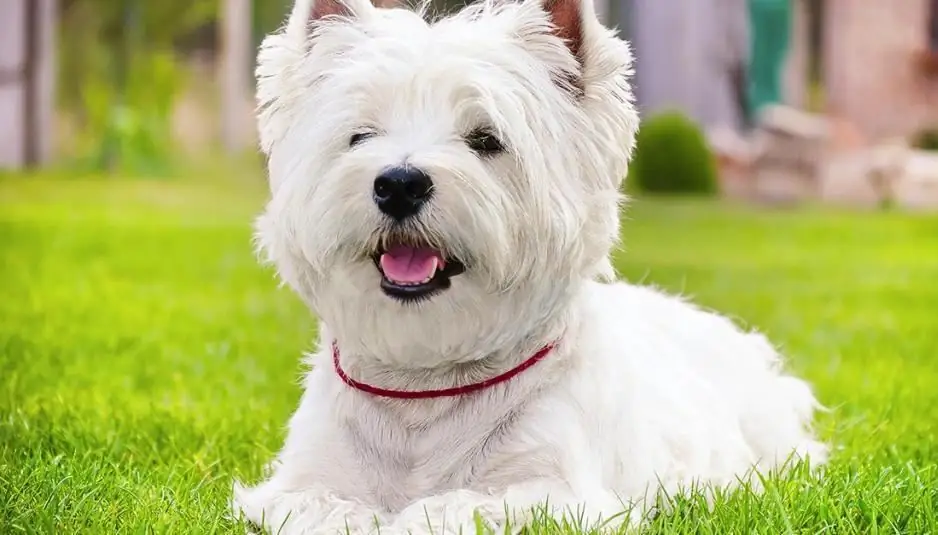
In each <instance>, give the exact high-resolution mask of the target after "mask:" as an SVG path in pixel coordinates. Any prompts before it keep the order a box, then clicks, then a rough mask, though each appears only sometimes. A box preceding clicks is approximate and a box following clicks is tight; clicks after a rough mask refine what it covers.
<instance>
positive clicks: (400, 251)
mask: <svg viewBox="0 0 938 535" xmlns="http://www.w3.org/2000/svg"><path fill="white" fill-rule="evenodd" d="M442 268H443V259H442V258H441V257H440V253H439V252H438V251H434V250H433V249H427V248H424V247H419V248H418V247H407V246H403V245H398V246H395V247H392V248H391V249H388V251H387V252H385V253H384V254H383V255H381V271H383V272H384V276H385V277H387V278H388V279H389V280H391V281H394V282H404V283H419V282H423V281H425V280H427V279H429V278H431V277H433V275H435V274H436V270H437V269H442Z"/></svg>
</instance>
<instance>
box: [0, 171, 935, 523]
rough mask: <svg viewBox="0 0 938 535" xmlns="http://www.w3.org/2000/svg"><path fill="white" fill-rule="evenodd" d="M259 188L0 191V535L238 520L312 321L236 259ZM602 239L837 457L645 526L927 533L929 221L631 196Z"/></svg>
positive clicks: (141, 184)
mask: <svg viewBox="0 0 938 535" xmlns="http://www.w3.org/2000/svg"><path fill="white" fill-rule="evenodd" d="M263 195H264V190H263V185H262V184H260V183H259V181H255V182H254V183H248V182H245V181H243V180H234V179H232V180H231V181H229V182H228V183H224V184H223V183H220V182H210V181H205V182H198V183H197V182H180V181H169V182H157V181H136V182H130V181H125V182H121V181H112V182H108V181H104V180H101V181H80V180H69V181H65V180H58V181H56V180H51V179H38V178H36V179H30V180H28V181H26V180H23V179H16V178H9V177H8V178H5V179H0V533H3V534H6V533H19V532H42V533H78V532H82V533H116V532H119V533H151V532H159V533H174V534H176V533H211V532H235V531H237V530H238V528H239V526H237V525H235V524H233V523H232V522H231V521H230V520H228V519H227V518H226V513H227V505H226V504H227V500H228V496H229V490H230V485H231V481H232V478H233V477H234V476H239V477H245V478H248V479H254V478H257V477H259V475H260V474H261V469H262V467H263V465H264V463H265V462H266V461H268V460H269V459H270V457H271V456H272V455H273V454H274V452H275V451H276V449H277V448H278V447H279V445H280V443H281V440H282V437H283V426H284V425H285V423H286V421H287V418H288V416H289V414H290V413H291V411H292V410H293V408H294V404H295V403H296V401H297V399H298V396H299V393H300V392H299V389H298V387H297V382H298V381H297V379H298V376H299V373H300V371H301V367H300V364H299V356H300V352H301V351H303V350H306V349H309V348H310V347H311V343H312V340H313V335H314V331H315V322H314V320H313V319H312V318H311V317H310V315H309V314H308V313H307V312H306V311H305V310H304V308H303V307H302V306H301V304H300V303H299V301H298V300H297V299H296V298H295V297H294V296H293V295H292V294H290V293H289V292H288V291H287V290H285V289H278V287H277V283H276V281H275V279H274V277H273V274H272V273H271V272H270V271H267V270H264V269H262V268H260V267H258V265H257V264H256V262H255V260H254V258H253V256H252V253H251V245H250V220H251V218H252V216H253V214H254V213H255V212H256V211H257V210H258V209H259V208H260V206H261V204H262V202H263ZM624 237H625V242H624V244H625V251H624V252H623V253H621V254H620V255H619V256H618V266H619V268H620V269H621V271H622V273H623V275H624V276H625V277H627V278H628V279H630V280H634V281H645V282H649V283H655V284H658V285H661V286H663V287H665V288H667V289H670V290H672V291H676V292H682V293H684V294H687V295H691V296H693V297H694V298H695V299H696V300H697V301H698V302H701V303H703V304H705V305H706V306H709V307H711V308H715V309H717V310H720V311H723V312H725V313H728V314H731V315H732V316H734V317H736V318H739V319H740V321H744V322H746V323H748V324H750V325H754V326H758V327H759V328H760V329H762V330H764V331H766V332H767V333H768V334H769V335H770V336H771V337H772V338H773V339H774V340H775V341H776V342H777V343H778V344H779V345H780V346H781V347H782V348H783V350H784V352H785V353H786V354H787V355H789V356H790V361H791V366H792V367H793V368H794V369H795V370H796V371H797V372H799V373H802V374H804V375H806V376H807V377H808V378H809V379H810V380H811V381H812V382H813V383H814V384H815V385H816V388H817V391H818V393H819V396H820V398H821V399H822V401H823V402H824V403H826V404H827V405H828V406H830V407H831V408H832V409H833V410H832V412H831V413H830V414H828V415H826V416H824V417H823V418H822V420H821V423H820V429H821V430H822V432H823V434H824V436H825V437H827V438H830V439H832V440H834V441H835V442H836V444H837V445H838V447H839V449H838V450H837V451H836V452H835V454H834V458H833V461H832V463H831V465H830V467H829V469H828V473H827V475H826V478H825V479H824V480H823V482H822V483H820V484H817V483H815V482H812V481H811V480H809V479H806V478H798V477H796V478H794V479H791V480H786V481H771V482H769V484H768V490H767V491H766V493H765V494H764V495H762V496H760V497H755V496H753V495H750V494H746V493H738V494H735V495H733V496H731V497H728V498H725V499H721V500H719V503H717V505H716V507H715V510H714V511H713V512H709V511H707V509H706V507H704V506H703V505H702V504H701V503H700V502H699V501H696V500H684V501H681V502H679V503H678V504H677V508H676V510H675V511H674V512H673V513H671V514H669V515H665V516H661V517H659V518H658V519H656V520H655V521H654V522H653V523H652V525H651V526H650V527H649V529H648V532H650V533H714V534H724V533H736V534H742V533H752V532H759V533H766V534H778V533H789V532H796V533H812V534H813V533H886V532H888V533H938V465H936V463H938V218H936V217H934V216H922V215H908V214H905V215H903V214H893V213H865V214H858V213H854V214H851V213H847V212H833V211H825V210H819V209H805V210H800V211H780V210H774V211H756V210H753V209H744V208H739V207H732V206H726V205H719V204H716V203H708V202H691V201H675V200H672V201H661V200H656V201H651V200H641V201H636V202H635V203H634V204H633V206H632V208H631V209H630V210H629V212H628V220H627V221H626V224H625V227H624ZM535 531H537V530H535ZM545 531H547V530H545Z"/></svg>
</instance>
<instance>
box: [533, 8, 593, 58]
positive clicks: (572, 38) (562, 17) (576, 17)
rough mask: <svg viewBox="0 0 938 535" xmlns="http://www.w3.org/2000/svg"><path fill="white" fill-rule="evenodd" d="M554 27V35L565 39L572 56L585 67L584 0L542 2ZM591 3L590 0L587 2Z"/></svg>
mask: <svg viewBox="0 0 938 535" xmlns="http://www.w3.org/2000/svg"><path fill="white" fill-rule="evenodd" d="M541 1H542V4H541V5H542V7H543V9H544V11H545V12H546V13H547V16H548V18H549V19H550V22H551V24H552V25H553V32H554V35H556V36H557V37H559V38H561V39H563V42H564V43H565V44H566V45H567V49H568V50H570V54H572V55H573V57H574V58H576V60H577V62H578V63H579V64H580V66H581V67H582V65H583V40H584V15H590V14H591V13H584V5H583V4H584V0H541ZM585 1H586V2H589V1H590V0H585Z"/></svg>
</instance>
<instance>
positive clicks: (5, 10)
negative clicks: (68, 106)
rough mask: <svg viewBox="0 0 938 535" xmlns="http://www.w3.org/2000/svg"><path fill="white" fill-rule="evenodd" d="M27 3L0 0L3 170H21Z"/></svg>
mask: <svg viewBox="0 0 938 535" xmlns="http://www.w3.org/2000/svg"><path fill="white" fill-rule="evenodd" d="M26 2H27V0H0V168H5V167H19V166H21V165H22V163H23V162H22V160H23V155H24V152H25V146H24V141H25V140H24V139H23V120H24V118H25V116H26V114H25V113H24V111H25V110H24V109H23V102H24V97H23V91H24V84H23V83H22V80H21V79H19V76H20V73H21V72H22V69H23V57H24V55H25V43H26V35H25V32H24V30H25V28H24V27H23V20H24V19H25V7H26Z"/></svg>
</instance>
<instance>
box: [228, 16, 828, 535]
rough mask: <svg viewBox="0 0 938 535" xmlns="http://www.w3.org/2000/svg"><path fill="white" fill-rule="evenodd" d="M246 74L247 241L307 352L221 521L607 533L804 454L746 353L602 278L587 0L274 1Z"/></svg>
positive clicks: (599, 144) (609, 44)
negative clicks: (301, 332)
mask: <svg viewBox="0 0 938 535" xmlns="http://www.w3.org/2000/svg"><path fill="white" fill-rule="evenodd" d="M258 59H259V64H258V68H257V78H258V89H257V97H258V101H259V111H258V114H259V118H258V123H259V131H260V141H261V147H262V150H263V152H264V153H265V154H266V156H267V158H268V168H269V169H268V170H269V175H270V190H271V199H270V201H269V204H268V205H267V207H266V209H265V211H264V213H263V214H262V215H261V216H260V217H259V219H258V221H257V240H258V245H259V249H260V250H261V251H262V252H263V254H264V255H265V256H266V259H268V260H269V261H270V262H271V263H273V264H274V265H275V266H276V267H277V269H278V272H279V275H280V277H281V278H282V280H283V281H284V282H285V283H286V284H288V285H289V286H290V287H292V288H293V290H295V291H296V293H298V294H299V295H300V297H301V298H302V299H303V300H304V301H305V303H306V304H308V306H309V307H310V308H311V309H312V310H313V311H314V312H315V313H316V314H317V315H318V316H319V318H320V320H321V323H320V327H319V336H320V344H319V347H320V349H319V351H318V352H317V353H316V354H315V355H312V357H311V363H312V364H313V365H314V366H313V367H312V370H311V371H310V372H309V374H308V375H307V376H306V378H305V383H304V386H305V392H304V394H303V397H302V399H301V401H300V404H299V408H298V409H297V411H296V413H295V414H294V415H293V417H292V419H291V420H290V423H289V432H288V436H287V438H286V443H285V445H284V447H283V450H282V451H281V452H280V454H279V455H278V457H277V459H276V460H275V461H274V463H273V466H272V467H271V469H272V474H271V475H270V478H269V479H267V480H266V481H265V482H263V483H262V484H260V485H259V486H256V487H253V488H243V487H241V486H236V489H235V498H234V508H235V510H236V512H237V513H238V514H243V515H244V517H246V518H247V519H249V520H250V521H252V522H253V523H255V524H257V525H259V526H262V527H264V528H266V529H269V530H270V531H272V532H279V533H285V534H295V533H307V534H312V533H316V534H318V533H323V534H325V533H328V534H330V535H331V534H333V533H336V532H342V533H345V532H347V531H348V532H351V533H361V532H376V531H377V529H378V528H377V527H376V526H380V532H381V533H392V534H397V533H407V532H412V533H457V532H459V531H460V530H462V532H463V533H470V532H475V526H476V522H479V521H482V522H484V523H486V524H488V525H489V526H490V527H493V528H495V529H498V530H503V529H504V528H505V526H506V524H510V525H511V526H512V528H517V527H520V525H521V524H523V523H524V522H525V521H526V520H527V519H529V518H530V516H529V515H530V514H531V512H532V510H535V509H538V508H539V510H540V511H541V513H543V512H547V513H553V514H557V515H561V514H568V515H569V514H572V515H574V516H576V519H577V521H578V522H581V523H582V525H583V526H584V527H587V526H590V525H593V524H595V523H597V522H605V523H606V524H605V525H607V526H612V525H616V524H621V523H622V522H623V520H622V519H624V518H625V515H622V512H623V511H624V510H626V509H628V508H629V507H630V506H632V505H634V504H636V503H645V502H646V501H647V500H649V498H650V497H653V496H655V495H656V493H657V492H659V491H660V490H662V489H663V490H666V491H669V492H674V491H678V490H679V489H681V488H684V487H685V486H686V485H691V484H704V485H711V486H721V485H726V484H732V483H733V482H734V481H737V480H738V479H739V478H744V477H746V475H747V473H750V471H751V469H753V468H755V469H760V470H761V469H772V468H775V467H778V466H779V465H780V464H781V463H783V462H784V461H785V460H786V459H787V458H788V457H789V456H790V455H792V454H794V455H796V456H799V457H802V458H804V457H810V459H811V460H812V461H822V460H823V459H824V457H825V455H826V448H825V446H824V445H823V444H822V443H821V442H818V441H817V440H815V438H814V437H813V436H812V432H811V430H810V423H811V420H812V418H813V414H814V411H815V410H816V409H817V408H818V404H817V402H816V400H815V397H814V395H813V394H812V392H811V389H810V388H809V386H808V385H807V384H806V383H805V382H803V381H802V380H800V379H797V378H795V377H792V376H789V375H786V374H785V373H784V372H783V371H782V367H781V363H780V358H779V355H778V354H777V353H776V351H775V349H774V348H773V347H772V345H770V343H769V342H768V341H767V340H766V338H765V337H763V336H762V335H760V334H755V333H749V332H745V331H743V330H741V329H739V328H737V327H736V326H735V325H734V324H733V323H732V322H731V321H729V320H728V319H726V318H724V317H722V316H719V315H717V314H714V313H711V312H707V311H704V310H701V309H699V308H696V307H694V306H693V305H691V304H689V303H687V302H685V301H683V300H681V299H679V298H676V297H671V296H667V295H664V294H663V293H660V292H658V291H656V290H654V289H649V288H644V287H637V286H633V285H629V284H625V283H621V282H615V281H614V280H613V279H614V273H613V270H612V264H611V262H610V255H611V251H612V249H613V247H614V246H615V245H616V242H617V239H618V236H619V218H618V216H619V207H620V199H621V197H620V193H619V191H620V185H621V181H622V179H623V177H624V176H625V174H626V168H627V164H628V160H629V155H630V153H631V149H632V146H633V143H634V136H635V132H636V130H637V128H638V117H637V113H636V111H635V109H634V107H633V105H632V94H631V91H630V88H629V84H628V78H629V76H630V74H631V61H632V56H631V53H630V51H629V48H628V45H627V44H626V43H625V42H623V41H621V40H619V39H618V38H616V37H615V36H614V34H613V33H612V32H611V31H610V30H608V29H606V28H604V27H603V26H602V25H601V24H600V22H599V21H598V19H597V17H596V15H595V12H594V9H593V7H592V5H591V3H590V2H589V0H585V1H583V0H518V1H516V2H510V1H490V0H485V1H484V2H483V3H480V4H477V5H471V6H469V7H467V8H465V9H463V10H462V11H461V12H459V13H458V14H455V15H453V16H449V17H445V18H441V19H439V20H435V21H428V20H427V17H426V16H425V13H423V10H418V11H416V12H415V11H412V10H409V9H403V8H400V9H390V8H388V9H386V8H379V7H376V6H374V5H372V4H370V3H368V0H297V1H296V3H295V5H294V7H293V10H292V13H291V14H290V17H289V20H288V22H287V24H286V26H285V27H284V28H283V30H282V31H280V32H278V33H276V34H273V35H270V36H268V37H267V38H266V39H265V41H264V43H263V45H262V47H261V50H260V52H259V57H258ZM633 519H634V517H633Z"/></svg>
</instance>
